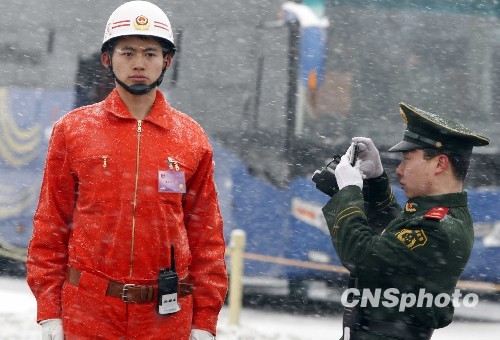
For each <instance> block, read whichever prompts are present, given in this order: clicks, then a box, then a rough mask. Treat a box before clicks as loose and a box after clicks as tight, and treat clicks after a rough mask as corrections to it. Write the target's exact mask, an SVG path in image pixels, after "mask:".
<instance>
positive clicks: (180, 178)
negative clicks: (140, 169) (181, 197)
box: [158, 157, 186, 194]
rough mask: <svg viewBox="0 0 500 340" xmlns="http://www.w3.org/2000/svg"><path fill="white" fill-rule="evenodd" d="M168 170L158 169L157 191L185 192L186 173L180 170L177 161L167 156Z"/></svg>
mask: <svg viewBox="0 0 500 340" xmlns="http://www.w3.org/2000/svg"><path fill="white" fill-rule="evenodd" d="M167 163H168V168H169V170H158V192H170V193H180V194H185V193H186V175H185V173H184V171H180V168H179V163H178V162H177V161H176V160H175V159H173V158H172V157H168V158H167Z"/></svg>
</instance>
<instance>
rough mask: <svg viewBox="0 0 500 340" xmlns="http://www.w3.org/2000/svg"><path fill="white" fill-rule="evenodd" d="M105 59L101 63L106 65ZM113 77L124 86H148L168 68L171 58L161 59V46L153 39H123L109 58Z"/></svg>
mask: <svg viewBox="0 0 500 340" xmlns="http://www.w3.org/2000/svg"><path fill="white" fill-rule="evenodd" d="M106 61H107V60H106V58H105V59H103V63H104V64H105V66H108V65H106ZM111 61H112V66H113V72H114V73H115V76H116V77H117V78H118V79H120V80H121V81H122V82H124V83H125V84H126V85H128V86H131V85H136V84H145V85H150V84H152V83H153V82H155V81H156V80H157V79H158V77H159V76H160V74H161V72H162V70H163V68H164V67H167V68H168V66H170V61H171V57H170V56H169V55H167V56H166V57H165V58H164V57H163V53H162V47H161V44H160V43H159V42H158V41H156V40H155V39H153V38H146V39H141V38H139V37H134V36H132V37H123V38H121V39H119V41H118V43H117V44H116V46H115V49H114V51H113V55H112V56H111Z"/></svg>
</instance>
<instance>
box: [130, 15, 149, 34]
mask: <svg viewBox="0 0 500 340" xmlns="http://www.w3.org/2000/svg"><path fill="white" fill-rule="evenodd" d="M149 25H150V23H149V19H148V18H146V17H145V16H144V15H139V16H138V17H137V18H135V20H134V26H135V29H137V30H141V31H144V30H148V29H149Z"/></svg>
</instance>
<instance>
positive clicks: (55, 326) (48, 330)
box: [40, 319, 64, 340]
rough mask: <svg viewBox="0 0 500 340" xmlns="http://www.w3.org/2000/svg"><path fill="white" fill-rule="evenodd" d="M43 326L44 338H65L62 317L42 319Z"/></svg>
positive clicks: (50, 339)
mask: <svg viewBox="0 0 500 340" xmlns="http://www.w3.org/2000/svg"><path fill="white" fill-rule="evenodd" d="M40 325H41V326H42V340H64V332H63V326H62V320H61V319H47V320H42V321H40Z"/></svg>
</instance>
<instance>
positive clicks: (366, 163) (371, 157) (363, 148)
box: [352, 137, 384, 179]
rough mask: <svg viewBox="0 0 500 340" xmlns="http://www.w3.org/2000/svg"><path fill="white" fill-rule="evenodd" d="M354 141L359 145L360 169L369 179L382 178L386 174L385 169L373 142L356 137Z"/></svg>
mask: <svg viewBox="0 0 500 340" xmlns="http://www.w3.org/2000/svg"><path fill="white" fill-rule="evenodd" d="M352 141H353V142H355V143H358V148H359V149H358V159H359V160H360V162H359V169H360V170H361V172H362V173H363V175H364V176H365V177H366V178H367V179H369V178H377V177H380V176H381V175H382V174H383V173H384V168H383V166H382V161H381V160H380V154H379V152H378V150H377V148H376V147H375V144H373V141H372V140H371V139H370V138H367V137H354V138H353V139H352Z"/></svg>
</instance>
